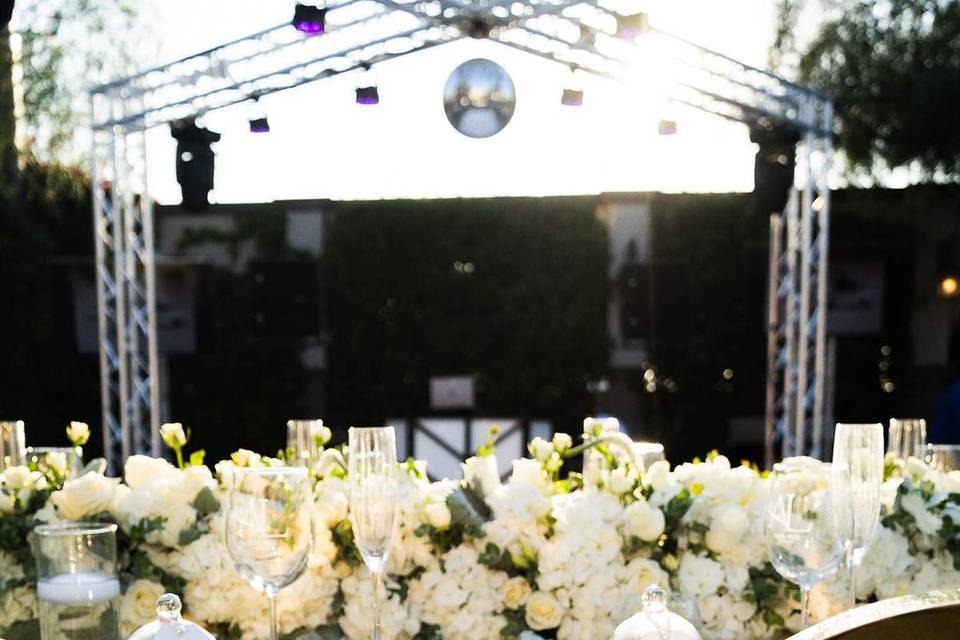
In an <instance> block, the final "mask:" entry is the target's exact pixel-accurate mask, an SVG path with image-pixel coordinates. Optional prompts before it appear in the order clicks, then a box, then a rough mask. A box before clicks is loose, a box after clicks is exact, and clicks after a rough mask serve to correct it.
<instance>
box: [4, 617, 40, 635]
mask: <svg viewBox="0 0 960 640" xmlns="http://www.w3.org/2000/svg"><path fill="white" fill-rule="evenodd" d="M0 635H2V637H3V638H5V640H37V638H39V637H40V621H39V620H25V621H21V622H14V623H13V626H11V627H10V628H9V629H7V630H6V631H4V632H3V633H2V634H0Z"/></svg>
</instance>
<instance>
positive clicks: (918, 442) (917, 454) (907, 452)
mask: <svg viewBox="0 0 960 640" xmlns="http://www.w3.org/2000/svg"><path fill="white" fill-rule="evenodd" d="M888 435H889V437H888V438H887V453H892V454H893V455H895V456H896V457H897V458H899V459H901V460H906V459H907V458H910V457H914V458H920V459H923V456H924V454H925V453H926V447H927V421H926V420H924V419H922V418H919V419H900V418H890V430H889V432H888Z"/></svg>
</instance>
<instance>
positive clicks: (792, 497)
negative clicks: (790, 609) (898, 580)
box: [763, 458, 843, 629]
mask: <svg viewBox="0 0 960 640" xmlns="http://www.w3.org/2000/svg"><path fill="white" fill-rule="evenodd" d="M830 480H831V475H830V465H828V464H824V463H821V462H819V461H817V460H813V459H811V458H799V459H793V460H787V461H784V462H781V463H778V464H775V465H774V466H773V480H772V485H771V487H770V495H769V497H768V499H767V505H766V510H765V512H764V518H763V531H764V537H765V539H766V542H767V549H768V551H767V553H768V557H769V558H770V563H771V564H772V565H773V568H774V569H776V570H777V573H779V574H780V575H781V576H783V577H784V578H785V579H787V580H789V581H791V582H793V583H795V584H796V585H797V586H798V587H800V627H801V629H804V628H806V626H807V609H808V608H809V607H808V600H809V596H810V589H811V588H813V585H815V584H816V583H818V582H820V581H821V580H823V579H824V578H827V577H829V576H830V575H832V574H833V573H834V572H836V570H837V567H839V566H840V559H841V558H842V556H843V542H842V540H841V539H840V538H839V537H838V536H837V529H836V526H835V524H834V522H833V505H832V499H831V495H830V494H831V491H830Z"/></svg>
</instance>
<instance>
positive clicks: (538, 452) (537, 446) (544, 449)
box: [530, 438, 553, 462]
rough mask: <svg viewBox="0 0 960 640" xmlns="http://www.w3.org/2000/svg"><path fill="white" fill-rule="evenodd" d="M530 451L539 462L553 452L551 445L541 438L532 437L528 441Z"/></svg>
mask: <svg viewBox="0 0 960 640" xmlns="http://www.w3.org/2000/svg"><path fill="white" fill-rule="evenodd" d="M530 453H531V454H533V457H534V458H536V459H537V460H539V461H540V462H544V461H545V460H546V459H547V458H549V457H550V454H551V453H553V445H552V444H550V443H549V442H547V441H546V440H544V439H543V438H534V439H533V440H531V441H530Z"/></svg>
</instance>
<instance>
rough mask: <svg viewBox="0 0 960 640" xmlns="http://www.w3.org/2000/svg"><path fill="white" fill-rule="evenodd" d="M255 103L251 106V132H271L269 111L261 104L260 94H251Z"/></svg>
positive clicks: (249, 119)
mask: <svg viewBox="0 0 960 640" xmlns="http://www.w3.org/2000/svg"><path fill="white" fill-rule="evenodd" d="M250 99H251V100H253V105H252V106H251V108H250V114H249V116H248V118H247V119H248V121H249V122H250V133H269V132H270V121H269V120H267V113H266V111H264V109H263V106H262V105H261V104H260V94H259V93H255V94H253V95H251V96H250Z"/></svg>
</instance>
